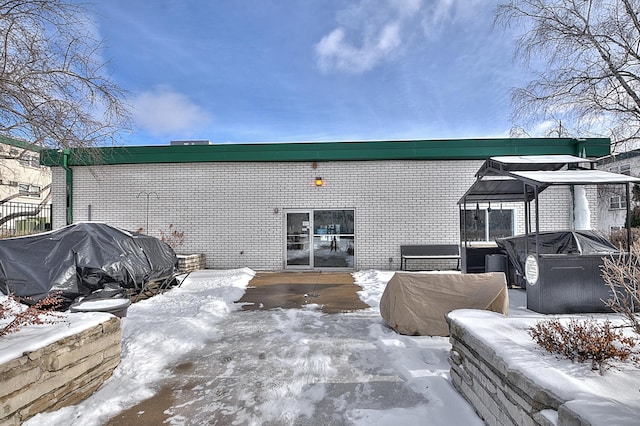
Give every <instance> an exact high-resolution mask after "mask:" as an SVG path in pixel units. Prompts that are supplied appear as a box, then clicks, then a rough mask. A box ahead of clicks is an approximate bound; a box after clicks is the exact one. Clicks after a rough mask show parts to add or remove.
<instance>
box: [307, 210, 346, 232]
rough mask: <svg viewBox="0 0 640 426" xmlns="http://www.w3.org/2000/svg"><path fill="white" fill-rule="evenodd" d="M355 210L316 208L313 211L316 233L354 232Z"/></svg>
mask: <svg viewBox="0 0 640 426" xmlns="http://www.w3.org/2000/svg"><path fill="white" fill-rule="evenodd" d="M353 216H354V214H353V210H315V211H314V212H313V226H314V230H313V232H314V234H316V235H340V234H353V233H354V229H353Z"/></svg>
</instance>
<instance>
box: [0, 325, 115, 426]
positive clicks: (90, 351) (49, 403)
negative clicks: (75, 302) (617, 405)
mask: <svg viewBox="0 0 640 426" xmlns="http://www.w3.org/2000/svg"><path fill="white" fill-rule="evenodd" d="M120 340H121V329H120V319H119V318H116V317H113V318H110V319H108V320H107V321H105V322H103V323H101V324H98V325H96V326H93V327H91V328H88V329H86V330H84V331H82V332H80V333H77V334H75V335H72V336H69V337H66V338H63V339H60V340H58V341H57V342H55V343H52V344H50V345H48V346H45V347H42V348H40V349H37V350H34V351H31V352H26V353H24V354H23V355H22V356H20V357H19V358H14V359H12V360H10V361H8V362H6V363H4V364H0V425H2V426H4V425H7V426H8V425H12V426H13V425H19V424H21V423H22V422H24V421H26V420H27V419H29V418H30V417H33V416H34V415H36V414H38V413H41V412H44V411H51V410H57V409H59V408H61V407H64V406H67V405H73V404H76V403H78V402H80V401H82V400H83V399H85V398H87V397H88V396H90V395H91V394H92V393H93V392H94V391H95V390H96V389H97V388H98V387H100V385H102V383H104V381H105V380H106V379H108V378H109V377H110V376H111V374H112V372H113V370H114V369H115V368H116V366H117V365H118V364H119V363H120V351H121V347H120Z"/></svg>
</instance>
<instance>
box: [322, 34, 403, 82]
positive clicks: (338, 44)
mask: <svg viewBox="0 0 640 426" xmlns="http://www.w3.org/2000/svg"><path fill="white" fill-rule="evenodd" d="M399 30H400V28H399V25H398V24H397V23H389V24H387V25H385V26H384V27H383V28H381V29H380V32H379V33H378V34H376V35H375V37H373V36H372V37H367V38H366V39H365V40H364V41H363V44H362V47H360V48H357V47H354V46H353V45H351V44H350V43H349V42H348V41H346V39H345V38H346V32H345V30H344V28H336V29H335V30H333V31H332V32H331V33H329V34H328V35H326V36H325V37H323V38H322V40H320V42H319V43H318V44H317V45H316V53H317V55H318V65H319V66H320V69H322V70H323V71H330V70H332V69H337V70H340V71H346V72H352V73H360V72H363V71H367V70H369V69H371V68H373V67H374V66H375V65H376V64H377V63H378V62H380V61H381V60H383V59H384V58H385V57H387V56H388V55H390V54H392V53H393V51H394V50H395V49H396V48H397V47H398V46H399V45H400V42H401V40H400V33H399Z"/></svg>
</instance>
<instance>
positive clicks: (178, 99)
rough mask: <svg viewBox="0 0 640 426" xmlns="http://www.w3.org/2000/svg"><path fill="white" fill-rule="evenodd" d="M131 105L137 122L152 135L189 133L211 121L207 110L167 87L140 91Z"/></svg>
mask: <svg viewBox="0 0 640 426" xmlns="http://www.w3.org/2000/svg"><path fill="white" fill-rule="evenodd" d="M132 106H133V115H134V120H135V121H136V123H137V124H138V125H139V126H140V127H141V128H143V129H144V130H146V131H148V132H149V133H151V134H154V135H163V134H172V133H178V132H183V133H189V132H193V131H195V130H198V129H200V128H202V127H204V126H205V125H207V124H208V123H210V122H211V116H210V115H209V114H208V113H207V111H205V110H204V109H203V108H202V107H200V106H199V105H197V104H195V103H194V102H193V101H192V100H191V99H189V98H188V97H187V96H186V95H184V94H182V93H179V92H176V91H174V90H173V89H171V88H169V87H166V86H159V87H156V88H154V89H153V90H150V91H146V92H143V93H141V94H140V95H138V96H136V97H135V98H134V99H133V100H132Z"/></svg>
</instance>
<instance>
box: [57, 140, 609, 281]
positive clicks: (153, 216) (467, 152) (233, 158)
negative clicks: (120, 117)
mask: <svg viewBox="0 0 640 426" xmlns="http://www.w3.org/2000/svg"><path fill="white" fill-rule="evenodd" d="M608 150H609V141H608V140H607V139H587V140H580V141H578V140H575V139H479V140H447V141H442V140H441V141H433V140H420V141H372V142H331V143H282V144H235V145H222V144H220V145H192V146H151V147H150V146H147V147H123V148H103V149H99V150H97V153H98V157H95V156H94V155H93V154H95V152H94V153H92V155H90V156H83V155H84V154H86V152H85V153H84V154H83V153H82V152H74V151H66V152H64V153H61V152H58V151H48V152H47V155H46V156H45V159H44V163H45V164H47V165H49V166H52V169H53V202H54V205H55V206H57V207H56V209H55V210H54V219H53V221H54V223H53V226H54V228H58V227H61V226H64V225H66V224H67V223H68V222H78V221H86V220H93V221H102V222H106V223H109V224H111V225H114V226H118V227H122V228H125V229H130V230H138V229H142V230H143V231H144V232H146V233H149V234H150V235H154V236H160V233H161V231H163V232H167V231H168V228H169V225H173V227H174V228H175V229H178V230H180V231H182V232H184V244H183V245H182V246H181V247H179V248H178V249H177V251H178V252H184V253H204V254H205V255H206V261H207V267H209V268H235V267H243V266H248V267H251V268H253V269H258V270H261V269H266V270H273V269H299V268H301V269H309V268H315V269H321V268H342V269H367V268H379V269H399V267H400V245H403V244H431V243H457V242H459V241H460V207H459V206H458V204H457V203H458V201H459V200H460V197H461V196H462V195H463V194H464V192H465V191H466V190H467V188H468V187H469V186H470V185H471V183H472V182H473V181H474V179H475V173H476V171H477V170H478V168H479V167H480V166H481V165H482V163H483V160H484V159H486V158H488V157H490V156H495V155H533V154H577V153H579V152H583V151H586V153H587V155H589V156H592V157H595V156H598V157H599V156H603V155H606V154H607V153H608V152H609V151H608ZM96 158H99V159H100V160H99V161H96ZM98 163H102V164H98ZM316 178H322V186H317V185H316V182H315V181H316ZM589 193H590V195H591V198H592V200H593V201H594V203H593V204H594V207H592V209H594V211H593V214H592V220H593V221H595V219H596V214H595V191H590V192H589ZM540 202H541V207H542V208H541V209H540V211H541V220H540V222H541V229H542V230H544V229H568V228H571V221H572V207H571V206H572V202H571V197H570V193H569V190H568V189H567V188H562V187H559V188H552V189H549V190H547V191H545V192H544V193H543V194H542V195H541V197H540ZM543 203H544V205H543ZM65 205H67V206H68V207H67V209H66V210H67V211H65V208H63V206H65ZM551 205H553V208H545V206H551ZM147 206H148V208H147ZM478 207H479V208H480V209H482V211H483V212H484V210H485V209H486V208H487V207H488V206H484V205H480V206H478ZM467 208H468V209H471V208H473V209H474V210H475V208H476V206H475V205H474V206H467ZM491 208H492V209H493V211H501V212H503V213H504V214H507V215H510V216H508V217H510V218H511V219H508V220H507V223H509V226H510V227H511V229H510V232H511V233H513V234H518V233H523V232H524V226H523V221H524V219H523V211H522V210H523V209H522V206H520V205H515V204H514V205H508V204H503V205H498V206H496V205H492V206H491ZM147 221H148V224H147ZM594 226H595V222H594ZM487 229H488V228H487ZM488 232H490V231H488ZM480 234H482V232H480ZM334 237H335V243H336V245H335V246H334V245H332V241H333V240H334ZM481 239H486V240H490V236H489V235H486V238H484V237H483V238H481ZM301 256H302V257H301Z"/></svg>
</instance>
